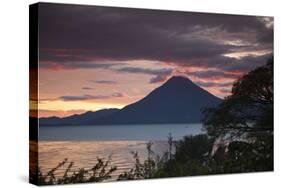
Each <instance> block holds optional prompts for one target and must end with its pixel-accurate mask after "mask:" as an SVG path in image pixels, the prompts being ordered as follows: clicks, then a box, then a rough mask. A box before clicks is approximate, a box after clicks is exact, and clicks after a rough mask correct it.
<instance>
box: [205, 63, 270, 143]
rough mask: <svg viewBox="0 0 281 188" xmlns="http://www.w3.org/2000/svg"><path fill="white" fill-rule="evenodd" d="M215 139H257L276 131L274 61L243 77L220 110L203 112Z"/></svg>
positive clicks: (214, 109)
mask: <svg viewBox="0 0 281 188" xmlns="http://www.w3.org/2000/svg"><path fill="white" fill-rule="evenodd" d="M203 114H204V119H203V122H204V126H205V129H206V130H207V132H208V134H209V135H211V136H213V137H216V138H218V137H221V136H229V137H232V138H233V137H234V138H235V137H236V138H237V137H242V136H247V137H256V136H258V135H260V134H262V135H264V134H272V132H273V59H270V60H268V62H267V64H266V65H265V66H261V67H258V68H256V69H255V70H253V71H250V72H249V73H248V74H245V75H244V76H242V77H241V78H239V79H238V80H237V81H236V82H235V83H234V84H233V88H232V94H231V95H230V96H228V97H226V98H225V99H224V101H223V102H222V103H221V104H220V105H219V107H218V108H209V109H205V110H204V111H203Z"/></svg>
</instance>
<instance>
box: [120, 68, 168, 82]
mask: <svg viewBox="0 0 281 188" xmlns="http://www.w3.org/2000/svg"><path fill="white" fill-rule="evenodd" d="M116 71H118V72H125V73H134V74H148V75H154V77H152V78H151V79H150V81H149V83H151V84H153V83H157V82H163V81H165V80H166V79H167V78H168V76H170V75H171V74H172V72H173V69H168V68H162V69H148V68H140V67H123V68H120V69H117V70H116Z"/></svg>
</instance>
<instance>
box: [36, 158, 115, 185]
mask: <svg viewBox="0 0 281 188" xmlns="http://www.w3.org/2000/svg"><path fill="white" fill-rule="evenodd" d="M65 165H67V168H66V169H65V170H64V172H63V175H62V176H58V175H56V173H57V171H58V170H59V169H61V168H62V167H63V166H65ZM73 165H74V163H73V162H68V160H67V159H65V160H64V161H62V162H61V163H59V164H58V165H57V166H56V167H55V168H53V169H51V170H50V171H49V172H47V173H46V174H43V173H42V171H41V170H40V168H39V169H38V170H37V172H36V173H34V174H31V176H33V177H31V178H33V180H35V179H36V180H35V182H37V184H38V185H56V184H71V183H88V182H102V181H104V180H108V179H110V178H111V174H112V173H113V172H114V171H116V170H117V167H115V166H113V167H112V166H111V167H109V165H110V158H109V159H108V160H107V161H104V160H103V159H100V158H98V159H97V163H96V164H95V166H93V167H92V168H90V169H84V168H80V169H79V170H73V169H72V167H73Z"/></svg>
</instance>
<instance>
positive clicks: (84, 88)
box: [82, 87, 94, 90]
mask: <svg viewBox="0 0 281 188" xmlns="http://www.w3.org/2000/svg"><path fill="white" fill-rule="evenodd" d="M82 89H83V90H92V89H94V88H92V87H82Z"/></svg>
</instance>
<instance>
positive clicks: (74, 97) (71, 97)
mask: <svg viewBox="0 0 281 188" xmlns="http://www.w3.org/2000/svg"><path fill="white" fill-rule="evenodd" d="M119 97H123V94H122V93H113V94H111V95H66V96H61V97H59V98H58V100H62V101H85V100H95V99H109V98H119Z"/></svg>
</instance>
